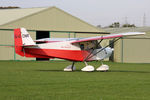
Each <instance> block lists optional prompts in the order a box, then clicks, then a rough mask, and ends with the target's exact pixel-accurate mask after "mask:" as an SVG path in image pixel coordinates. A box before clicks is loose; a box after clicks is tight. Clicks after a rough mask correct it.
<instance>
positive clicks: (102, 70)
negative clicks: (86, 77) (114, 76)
mask: <svg viewBox="0 0 150 100" xmlns="http://www.w3.org/2000/svg"><path fill="white" fill-rule="evenodd" d="M101 63H102V65H101V66H100V67H98V68H97V69H96V70H97V71H101V72H107V71H108V70H109V66H108V65H104V64H103V62H102V61H101Z"/></svg>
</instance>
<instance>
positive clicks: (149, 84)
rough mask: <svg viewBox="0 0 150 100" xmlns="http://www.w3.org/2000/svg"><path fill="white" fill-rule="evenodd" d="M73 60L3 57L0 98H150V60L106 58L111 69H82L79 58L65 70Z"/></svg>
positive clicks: (98, 99) (132, 99) (47, 99)
mask: <svg viewBox="0 0 150 100" xmlns="http://www.w3.org/2000/svg"><path fill="white" fill-rule="evenodd" d="M69 64H71V62H67V61H51V62H35V61H0V100H150V64H122V63H112V62H105V64H108V65H109V66H110V71H109V72H96V71H95V72H82V71H80V69H81V68H82V67H84V66H85V65H84V63H81V62H79V63H76V64H75V65H76V67H77V71H74V72H63V68H64V67H66V66H67V65H69ZM89 64H90V65H94V66H97V67H98V66H100V63H99V62H90V63H89Z"/></svg>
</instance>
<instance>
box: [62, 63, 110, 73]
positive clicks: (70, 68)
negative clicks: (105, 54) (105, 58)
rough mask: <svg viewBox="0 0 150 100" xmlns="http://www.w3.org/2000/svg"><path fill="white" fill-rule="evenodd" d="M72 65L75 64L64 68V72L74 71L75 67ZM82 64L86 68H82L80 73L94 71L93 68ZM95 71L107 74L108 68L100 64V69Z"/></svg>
mask: <svg viewBox="0 0 150 100" xmlns="http://www.w3.org/2000/svg"><path fill="white" fill-rule="evenodd" d="M74 63H75V62H73V63H72V65H69V66H67V67H66V68H64V71H68V72H69V71H74V70H76V67H75V66H74ZM84 63H85V65H86V66H85V67H84V68H82V69H81V71H84V72H93V71H94V70H95V69H94V66H92V65H88V64H87V62H84ZM101 63H102V61H101ZM96 70H97V71H101V72H107V71H108V70H109V66H108V65H104V64H103V63H102V65H101V66H100V67H98V68H97V69H96Z"/></svg>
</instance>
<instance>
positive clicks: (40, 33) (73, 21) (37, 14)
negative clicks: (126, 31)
mask: <svg viewBox="0 0 150 100" xmlns="http://www.w3.org/2000/svg"><path fill="white" fill-rule="evenodd" d="M0 19H1V20H0V60H35V59H34V58H24V57H21V56H19V55H16V53H15V50H14V48H13V46H14V36H13V35H14V34H13V29H15V28H19V27H24V28H26V29H27V30H28V31H29V33H30V35H31V37H32V38H33V40H36V39H40V38H47V37H50V38H52V37H55V38H56V37H60V38H63V37H68V38H71V37H90V36H99V35H101V34H107V33H105V32H104V31H102V30H101V29H98V28H96V27H95V26H93V25H90V24H88V23H87V22H85V21H82V20H80V19H79V18H77V17H74V16H72V15H70V14H68V13H67V12H65V11H63V10H61V9H59V8H57V7H48V8H24V9H2V10H0ZM11 46H12V47H11Z"/></svg>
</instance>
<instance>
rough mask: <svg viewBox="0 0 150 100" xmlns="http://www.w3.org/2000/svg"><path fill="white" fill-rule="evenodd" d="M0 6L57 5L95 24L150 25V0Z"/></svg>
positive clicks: (29, 0)
mask: <svg viewBox="0 0 150 100" xmlns="http://www.w3.org/2000/svg"><path fill="white" fill-rule="evenodd" d="M0 6H3V7H4V6H19V7H21V8H32V7H50V6H56V7H58V8H60V9H62V10H64V11H66V12H68V13H70V14H71V15H73V16H76V17H78V18H80V19H82V20H84V21H86V22H88V23H90V24H92V25H95V26H97V25H101V26H102V27H105V26H108V25H110V24H112V23H113V22H120V24H125V23H129V24H135V25H136V26H139V27H140V26H143V22H144V21H143V20H144V19H145V23H144V24H145V25H146V26H150V0H0ZM144 14H145V18H144Z"/></svg>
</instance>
